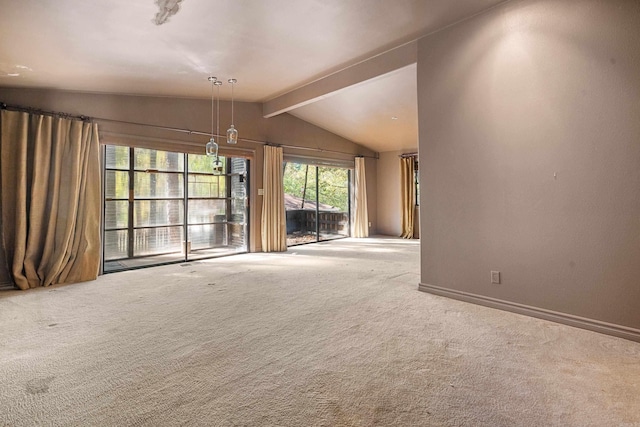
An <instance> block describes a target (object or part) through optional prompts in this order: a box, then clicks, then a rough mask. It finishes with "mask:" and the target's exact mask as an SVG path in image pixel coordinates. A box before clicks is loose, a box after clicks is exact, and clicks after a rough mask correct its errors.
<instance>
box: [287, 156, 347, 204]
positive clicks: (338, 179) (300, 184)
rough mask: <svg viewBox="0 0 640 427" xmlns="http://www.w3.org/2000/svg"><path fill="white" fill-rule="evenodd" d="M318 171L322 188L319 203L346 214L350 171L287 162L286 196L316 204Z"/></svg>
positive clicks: (319, 184) (319, 183)
mask: <svg viewBox="0 0 640 427" xmlns="http://www.w3.org/2000/svg"><path fill="white" fill-rule="evenodd" d="M316 170H317V173H318V186H319V187H320V188H319V190H320V193H319V195H318V201H319V202H320V203H323V204H325V205H330V206H333V207H335V208H338V209H339V210H340V211H342V212H346V211H347V210H348V208H349V170H348V169H343V168H332V167H325V166H318V167H316V166H312V165H305V164H300V163H290V162H287V163H285V164H284V176H283V185H284V192H285V194H291V195H293V196H295V197H298V198H300V199H303V200H305V201H307V202H312V203H315V202H316V194H317V191H316ZM300 208H302V206H300Z"/></svg>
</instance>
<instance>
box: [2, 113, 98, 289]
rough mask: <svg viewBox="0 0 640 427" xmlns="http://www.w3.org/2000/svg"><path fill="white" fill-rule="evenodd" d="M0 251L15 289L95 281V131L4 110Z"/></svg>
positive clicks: (78, 123)
mask: <svg viewBox="0 0 640 427" xmlns="http://www.w3.org/2000/svg"><path fill="white" fill-rule="evenodd" d="M0 159H1V160H0V168H1V171H0V183H1V185H2V195H1V206H0V210H1V211H2V230H1V231H2V243H3V245H4V249H5V252H6V257H7V264H8V269H9V271H10V273H11V276H12V279H13V281H14V283H15V284H16V286H17V287H18V288H20V289H29V288H34V287H38V286H49V285H52V284H58V283H75V282H83V281H87V280H93V279H95V278H96V277H97V275H98V271H99V266H100V206H101V199H100V197H101V196H100V155H99V141H98V128H97V126H96V125H95V124H90V123H85V122H82V121H79V120H70V119H65V118H60V117H51V116H45V115H39V114H29V113H25V112H16V111H8V110H2V111H1V115H0Z"/></svg>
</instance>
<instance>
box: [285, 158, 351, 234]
mask: <svg viewBox="0 0 640 427" xmlns="http://www.w3.org/2000/svg"><path fill="white" fill-rule="evenodd" d="M350 177H351V173H350V170H349V169H346V168H339V167H328V166H315V165H311V164H302V163H295V162H287V163H285V165H284V177H283V181H284V192H285V209H286V216H287V245H288V246H292V245H297V244H302V243H310V242H319V241H322V240H330V239H336V238H340V237H347V236H349V228H350V227H349V218H350V202H349V200H350V193H349V182H350Z"/></svg>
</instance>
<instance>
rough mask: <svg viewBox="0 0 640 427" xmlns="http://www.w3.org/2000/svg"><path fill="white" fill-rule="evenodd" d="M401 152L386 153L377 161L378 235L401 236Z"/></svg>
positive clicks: (381, 154)
mask: <svg viewBox="0 0 640 427" xmlns="http://www.w3.org/2000/svg"><path fill="white" fill-rule="evenodd" d="M401 154H403V151H386V152H384V153H380V158H379V159H378V190H377V194H378V200H377V205H376V206H377V211H378V233H380V234H384V235H387V236H400V235H401V234H402V208H401V206H402V201H401V197H400V158H399V156H400V155H401Z"/></svg>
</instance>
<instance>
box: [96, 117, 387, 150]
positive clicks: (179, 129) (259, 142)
mask: <svg viewBox="0 0 640 427" xmlns="http://www.w3.org/2000/svg"><path fill="white" fill-rule="evenodd" d="M94 120H97V121H100V122H111V123H122V124H127V125H133V126H144V127H150V128H154V129H161V130H167V131H171V132H180V133H186V134H189V135H203V136H216V137H218V138H220V137H221V136H222V135H215V134H214V135H212V134H211V133H210V132H201V131H197V130H190V129H182V128H175V127H169V126H158V125H150V124H148V123H137V122H128V121H125V120H115V119H104V118H100V117H94ZM238 141H244V142H251V143H253V144H261V145H276V146H278V147H283V148H291V149H294V150H307V151H317V152H320V153H332V154H342V155H345V156H354V157H356V156H361V157H369V158H371V159H377V158H378V156H365V155H360V154H353V153H345V152H344V151H337V150H327V149H324V148H315V147H299V146H297V145H287V144H275V143H271V142H267V141H259V140H257V139H248V138H238Z"/></svg>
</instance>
